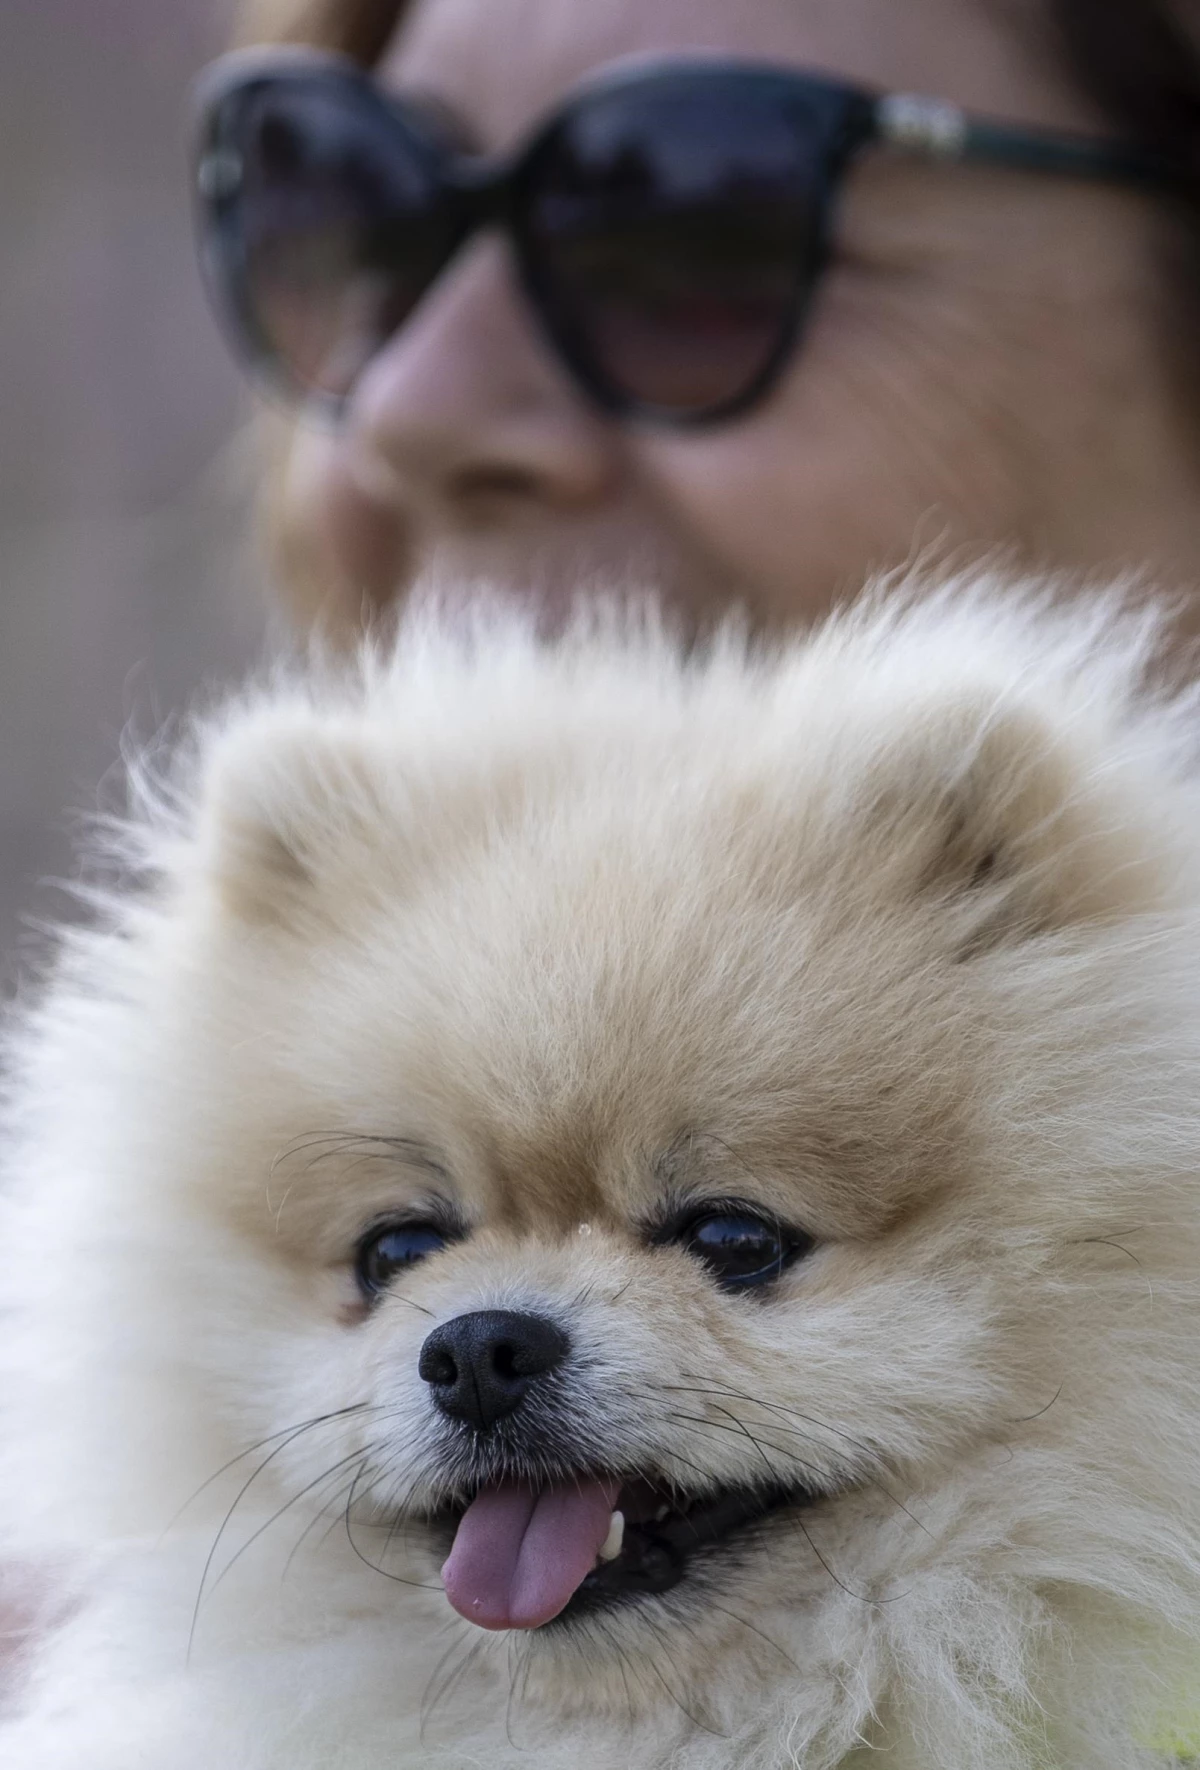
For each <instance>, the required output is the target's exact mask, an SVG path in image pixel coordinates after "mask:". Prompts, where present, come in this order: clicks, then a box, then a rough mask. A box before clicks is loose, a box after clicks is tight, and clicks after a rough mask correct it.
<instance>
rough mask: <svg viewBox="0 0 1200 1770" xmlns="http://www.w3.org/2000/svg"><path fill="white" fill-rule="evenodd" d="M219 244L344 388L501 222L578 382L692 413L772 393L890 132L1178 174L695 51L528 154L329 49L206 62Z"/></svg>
mask: <svg viewBox="0 0 1200 1770" xmlns="http://www.w3.org/2000/svg"><path fill="white" fill-rule="evenodd" d="M200 100H201V127H200V144H199V153H198V159H197V172H196V188H197V192H198V198H199V216H200V232H201V247H202V260H203V264H204V267H205V272H206V278H207V281H208V284H209V287H210V289H211V291H212V293H213V295H214V297H215V300H216V304H217V306H218V309H219V311H220V312H221V313H222V314H223V315H224V317H225V319H226V321H227V323H228V324H229V325H230V327H231V329H232V334H233V337H234V340H235V342H236V344H237V346H238V347H239V349H240V350H241V352H242V353H243V354H244V355H245V356H246V357H247V358H248V359H249V361H250V363H251V364H252V365H254V366H255V367H256V368H257V369H258V370H259V371H260V372H262V373H264V374H265V375H266V377H267V378H268V379H269V380H270V381H271V382H272V383H273V384H275V385H276V386H277V387H280V388H282V389H283V390H284V391H285V392H287V393H288V394H289V395H290V396H291V397H293V398H296V397H300V398H303V399H305V400H307V401H310V402H315V403H317V404H319V405H324V406H326V407H328V408H330V409H332V410H334V411H336V410H338V409H339V408H340V407H341V406H342V405H344V403H345V402H346V400H347V399H348V398H349V396H350V395H351V394H352V393H353V391H354V387H355V384H356V382H357V381H358V378H359V377H360V375H361V374H362V372H363V370H364V369H365V368H366V366H367V365H368V364H369V363H370V361H371V360H372V358H373V357H374V356H376V355H377V353H378V352H379V351H380V350H381V349H382V348H383V347H384V345H386V343H387V342H388V340H389V339H390V338H392V337H393V336H394V335H395V334H396V333H397V332H398V331H399V330H400V328H401V327H402V326H404V324H405V323H406V321H407V320H408V319H409V318H410V316H411V315H412V314H413V313H414V311H415V310H416V309H417V307H418V306H419V305H420V303H421V301H422V299H423V298H424V296H425V295H426V294H428V292H429V290H430V289H431V288H432V287H433V285H434V284H435V283H436V281H437V279H438V277H439V276H440V275H441V274H442V272H443V271H444V270H445V269H446V267H447V265H449V264H450V263H451V262H452V261H453V260H454V258H455V256H456V254H457V253H458V252H459V251H460V250H461V248H462V247H463V245H464V244H465V243H466V242H467V241H468V240H470V239H471V238H472V237H473V236H474V235H475V234H476V233H477V232H478V231H479V230H480V229H481V228H499V229H501V230H502V231H503V232H504V233H505V234H506V235H507V237H508V239H509V241H510V242H511V246H512V250H513V253H514V255H515V260H516V264H517V268H518V271H519V275H520V280H521V284H522V286H523V288H524V291H525V294H526V297H527V299H528V301H529V304H530V307H531V308H532V310H533V313H534V314H535V315H536V317H537V319H538V321H539V322H540V324H541V326H542V328H543V330H544V332H545V334H546V337H547V338H548V340H549V341H550V343H551V345H552V347H553V348H554V350H555V351H556V353H557V355H558V356H559V358H560V359H561V361H562V362H563V364H564V365H565V366H566V368H567V369H568V371H569V372H570V374H571V375H572V376H573V377H574V380H575V381H576V383H577V384H578V385H579V386H580V387H581V388H582V389H583V390H584V391H585V393H586V394H587V395H588V396H589V397H590V398H591V399H592V400H594V401H595V402H596V403H597V404H598V405H600V406H601V407H603V408H604V409H605V410H607V411H610V412H614V413H619V414H622V415H625V416H636V417H639V418H643V419H649V420H651V421H654V422H658V423H665V424H674V425H690V424H707V423H713V422H715V421H718V420H721V419H726V418H730V417H732V416H734V415H735V414H736V413H739V412H742V411H745V410H746V409H747V408H748V407H749V406H751V405H753V404H754V403H755V402H756V401H758V400H760V399H762V398H763V396H764V395H765V394H766V393H767V391H768V390H769V389H770V388H771V386H772V385H773V384H774V382H775V381H776V380H777V378H778V377H779V374H780V372H781V370H782V368H783V366H784V364H785V363H786V361H787V359H788V357H789V356H790V354H791V352H792V350H793V349H794V347H795V345H796V342H797V339H798V338H799V336H800V333H801V331H802V328H803V324H804V320H805V316H806V314H807V312H808V310H809V308H810V305H811V303H812V299H813V295H814V292H815V291H816V288H817V286H818V284H819V281H820V277H821V272H822V270H823V268H824V266H825V265H826V263H827V262H828V260H829V256H830V245H831V237H832V220H833V212H834V209H835V199H836V195H837V191H838V187H839V185H840V183H841V181H842V179H843V178H844V177H845V175H846V173H847V171H848V170H849V169H850V167H851V166H853V164H854V163H855V161H856V160H857V159H858V157H859V155H860V154H862V153H863V152H864V151H866V150H867V149H877V148H886V149H890V150H892V151H898V152H903V153H910V154H917V155H923V156H925V157H928V158H933V159H944V160H958V161H961V160H970V161H985V162H991V163H993V164H997V165H1004V166H1012V167H1020V168H1023V169H1026V170H1028V171H1036V172H1044V173H1061V174H1066V175H1069V176H1075V177H1084V178H1093V179H1106V180H1118V181H1125V182H1134V183H1139V184H1143V185H1166V184H1168V183H1169V182H1170V175H1169V173H1168V171H1167V170H1166V169H1165V168H1164V167H1163V166H1162V165H1161V163H1159V162H1157V161H1156V160H1154V159H1153V158H1152V157H1151V156H1149V155H1147V154H1143V153H1140V152H1138V151H1137V150H1136V149H1133V148H1127V147H1125V146H1123V145H1121V144H1119V143H1106V142H1103V141H1099V140H1091V139H1089V138H1087V137H1076V136H1071V135H1065V134H1034V133H1030V132H1027V131H1025V130H1023V129H1018V128H1014V127H1009V126H1006V125H1004V124H1001V123H993V122H987V121H979V120H975V119H971V118H969V117H967V116H965V115H964V114H963V113H962V112H961V111H960V110H958V109H957V108H956V107H955V106H954V105H951V104H947V103H944V102H942V101H941V100H937V99H927V98H918V97H913V96H907V95H897V94H892V95H885V96H880V95H878V94H876V93H872V92H869V91H865V90H863V89H861V88H859V87H856V86H852V85H847V84H845V83H843V82H841V81H838V80H832V79H827V78H824V77H819V76H817V75H813V74H808V73H796V72H793V71H791V70H789V69H785V68H780V67H772V66H759V65H756V64H749V63H746V64H743V63H737V62H727V61H723V60H717V59H707V58H706V59H700V58H697V59H683V58H672V59H670V60H664V61H659V62H655V63H652V64H638V65H637V66H634V67H632V68H625V69H618V70H613V71H610V72H608V73H606V74H604V75H602V76H601V77H599V78H598V79H596V80H594V81H592V82H591V83H589V84H588V85H586V86H584V87H582V88H580V89H579V90H577V91H576V92H575V93H574V94H573V95H572V96H571V97H570V98H569V99H568V101H567V102H566V103H565V104H564V105H563V106H562V107H561V108H560V109H559V110H557V111H556V112H555V113H554V114H553V115H552V116H551V117H550V118H548V119H547V120H546V121H545V122H544V123H543V124H542V125H541V127H540V128H538V129H537V130H536V131H535V133H534V134H533V135H532V137H531V138H530V139H529V140H528V141H527V142H526V143H525V144H524V145H523V146H522V147H521V148H520V149H519V150H518V151H517V153H515V154H514V155H513V156H511V157H509V158H505V159H502V160H496V159H490V158H484V157H482V156H480V155H477V154H474V153H471V152H468V151H465V150H464V147H463V144H462V141H461V139H460V138H459V137H458V136H457V134H456V132H455V130H454V128H453V127H452V125H451V123H450V120H449V119H448V117H447V116H446V115H445V114H444V113H443V112H441V111H440V110H438V109H436V108H435V107H434V106H433V105H432V104H428V105H427V104H423V103H422V102H421V101H420V100H418V99H415V98H412V97H407V98H405V97H397V96H396V95H394V94H392V93H389V92H385V91H384V90H383V89H382V88H380V87H379V86H378V85H376V84H375V83H374V82H373V81H372V80H371V79H370V78H369V77H368V76H367V75H366V74H365V73H363V72H362V71H361V70H360V69H359V68H358V67H356V66H355V64H354V63H352V62H350V61H347V60H344V59H342V58H341V57H338V56H333V55H327V54H322V53H318V52H316V51H306V50H273V51H267V52H263V51H254V52H249V53H242V54H235V55H232V56H228V57H225V58H224V59H223V61H221V62H218V63H217V64H216V66H215V67H214V68H213V69H210V70H209V73H208V75H207V76H206V77H205V78H204V80H203V82H202V85H201V93H200Z"/></svg>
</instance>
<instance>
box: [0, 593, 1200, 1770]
mask: <svg viewBox="0 0 1200 1770" xmlns="http://www.w3.org/2000/svg"><path fill="white" fill-rule="evenodd" d="M1157 631H1158V629H1157V628H1156V625H1155V622H1154V620H1153V619H1152V618H1151V617H1149V616H1146V615H1135V614H1130V613H1122V612H1121V611H1120V610H1119V609H1116V608H1114V606H1113V605H1112V603H1111V602H1109V601H1105V600H1104V599H1103V598H1101V599H1096V600H1094V601H1091V602H1087V603H1076V604H1075V605H1074V606H1073V607H1072V608H1070V609H1068V610H1065V611H1063V610H1060V611H1057V612H1056V611H1055V609H1054V608H1053V607H1052V606H1051V605H1050V602H1049V600H1048V598H1047V597H1046V596H1045V595H1039V594H1038V593H1036V592H1032V591H1030V590H1028V589H1025V590H1021V589H1019V588H1013V587H1011V586H1004V585H989V584H987V583H980V582H976V583H974V584H966V583H961V582H960V583H954V584H950V585H948V586H944V587H943V588H941V589H940V590H938V591H935V592H933V593H928V594H924V593H922V594H915V593H912V592H908V593H904V594H897V593H889V594H887V595H884V594H882V593H878V592H877V593H875V594H874V595H869V596H868V597H867V598H866V599H865V600H864V601H863V602H862V603H861V604H860V605H859V606H857V607H856V608H853V609H851V610H849V611H846V612H844V613H841V614H838V615H837V616H836V617H834V618H833V619H831V620H830V621H829V622H828V624H826V625H825V626H824V627H823V628H822V629H821V630H820V631H819V632H817V633H816V634H815V635H814V636H811V637H808V638H805V639H797V640H796V641H794V642H789V643H786V644H782V645H780V646H777V647H775V648H774V649H772V648H769V647H756V646H755V645H753V644H748V643H746V642H745V641H744V640H743V639H739V638H738V637H737V635H736V634H733V633H730V632H726V633H725V634H723V635H721V636H718V637H717V638H716V639H715V640H713V641H711V642H710V643H708V644H706V645H705V646H704V647H703V648H700V649H697V648H695V647H693V648H691V649H690V650H689V649H686V648H681V647H679V646H678V645H676V644H675V643H674V642H673V640H672V639H671V638H670V636H669V635H668V634H666V633H664V632H663V631H662V629H661V626H660V625H658V624H656V622H655V620H654V619H653V618H652V617H648V616H642V617H640V618H639V617H634V616H626V617H621V616H616V615H612V616H609V617H605V616H603V615H600V616H597V615H593V616H591V617H586V618H580V619H579V620H578V621H576V622H575V623H574V624H571V625H569V626H568V629H567V631H566V632H565V633H564V634H562V635H560V636H559V637H558V638H556V639H553V640H547V639H544V638H538V637H537V636H536V634H535V633H534V632H533V631H532V630H531V627H530V624H529V623H523V622H522V621H521V620H519V619H518V618H517V617H515V616H513V615H512V614H506V613H504V612H503V611H496V610H491V611H488V610H486V609H485V610H483V611H477V612H476V613H475V614H474V616H473V617H472V619H471V620H470V621H469V622H467V623H464V622H463V620H462V619H461V618H459V619H458V620H446V619H444V618H443V619H439V618H438V617H437V616H436V615H435V614H430V613H428V612H426V613H425V614H424V615H421V614H417V615H413V616H411V617H410V618H409V619H408V621H407V624H406V626H405V628H404V630H403V632H402V633H401V636H400V639H399V642H398V644H397V646H396V648H395V650H394V652H389V653H388V654H387V655H386V656H385V655H382V654H381V653H375V654H373V655H367V656H366V657H365V658H364V659H362V660H361V661H360V662H359V663H358V664H357V665H356V666H355V667H354V668H353V669H351V670H342V671H341V672H339V671H338V670H335V669H333V668H329V669H325V670H321V669H316V670H313V671H311V672H307V673H300V674H297V675H296V676H293V677H289V676H287V675H286V673H281V674H280V675H278V676H276V677H275V678H274V679H273V680H272V681H271V682H269V683H268V684H267V685H265V686H264V687H262V688H260V689H258V690H255V691H252V692H250V693H249V694H247V695H246V696H244V697H243V698H242V699H241V700H240V701H238V702H236V703H235V704H233V705H229V706H225V707H224V708H223V709H221V710H220V711H219V712H217V713H215V714H211V715H209V716H207V717H203V718H201V719H199V720H198V721H197V723H196V725H195V727H194V729H193V731H192V735H191V737H190V738H189V740H188V741H187V742H185V743H184V744H182V745H181V746H180V747H179V748H178V749H177V751H176V754H175V756H174V760H173V761H172V762H171V763H170V765H169V767H168V769H167V770H166V774H165V781H164V779H163V778H162V774H163V771H162V770H161V769H159V770H158V771H157V772H158V775H159V777H160V778H159V779H158V782H157V784H153V783H151V782H149V781H148V780H147V778H146V775H147V771H146V770H145V769H143V770H142V771H141V772H140V773H139V772H138V771H136V770H135V778H134V789H135V798H136V799H137V800H138V802H139V809H137V810H136V814H135V815H134V817H133V818H132V820H131V822H130V824H129V826H128V827H127V828H126V830H125V833H124V836H123V838H122V841H123V844H124V856H125V860H126V862H127V863H129V864H130V865H131V866H132V868H133V870H134V872H135V873H136V875H137V876H136V878H135V879H133V880H132V881H130V882H127V883H126V884H125V885H124V886H123V887H121V888H120V889H119V890H116V891H114V892H112V893H110V895H109V897H108V898H107V899H106V900H105V901H104V902H103V903H101V904H100V907H99V910H98V914H97V917H96V923H97V925H96V926H94V927H93V928H92V929H91V930H90V931H87V932H83V933H80V932H75V933H70V934H68V935H66V936H65V937H64V945H63V950H62V954H61V957H60V959H59V960H58V962H57V966H56V969H55V972H54V975H53V977H52V979H51V981H50V982H49V984H48V986H47V988H46V989H45V990H44V992H43V993H42V995H41V997H40V999H38V1000H35V1001H33V1002H32V1003H30V1004H28V1005H27V1006H26V1007H25V1008H24V1009H23V1010H22V1011H21V1014H20V1016H19V1018H18V1019H17V1023H16V1025H15V1028H14V1032H13V1036H12V1039H11V1045H10V1054H11V1066H10V1067H11V1084H10V1097H9V1105H8V1118H7V1130H6V1155H5V1166H6V1180H5V1185H4V1193H5V1205H4V1219H3V1226H2V1235H0V1250H2V1251H0V1259H2V1262H3V1280H2V1285H0V1306H2V1309H3V1322H4V1327H3V1335H2V1346H3V1351H2V1356H3V1359H4V1362H5V1377H4V1410H5V1417H4V1425H3V1461H4V1472H3V1481H2V1490H0V1515H2V1518H3V1531H4V1537H3V1542H2V1543H0V1558H3V1559H5V1560H7V1561H8V1562H9V1563H10V1564H12V1565H20V1566H22V1567H24V1568H26V1569H28V1568H30V1567H34V1568H42V1569H45V1570H47V1572H46V1577H47V1580H48V1582H49V1585H50V1586H51V1587H53V1589H55V1590H56V1591H57V1592H58V1594H59V1595H60V1598H63V1597H65V1598H66V1600H67V1602H66V1603H65V1605H64V1606H62V1610H63V1614H62V1615H60V1617H59V1619H58V1621H57V1623H55V1624H53V1625H51V1623H50V1622H49V1621H47V1622H46V1623H45V1624H44V1626H43V1628H42V1629H41V1631H40V1633H39V1634H38V1637H37V1639H36V1644H35V1646H34V1647H33V1648H31V1650H30V1652H29V1653H28V1655H27V1657H26V1660H25V1662H24V1664H23V1665H21V1666H19V1667H18V1668H17V1669H18V1672H19V1678H18V1690H17V1693H16V1696H15V1698H14V1702H13V1705H12V1707H11V1709H10V1713H9V1717H8V1719H7V1721H6V1723H5V1724H4V1726H3V1727H2V1728H0V1763H2V1764H3V1766H4V1770H414V1767H416V1766H421V1767H426V1766H430V1767H433V1766H437V1767H445V1770H450V1767H456V1770H465V1767H467V1766H472V1767H477V1766H486V1767H488V1770H493V1767H494V1770H516V1767H523V1770H666V1767H667V1766H670V1767H672V1770H730V1767H737V1770H784V1767H785V1766H790V1767H795V1770H832V1767H834V1766H838V1767H844V1770H849V1767H850V1766H868V1767H873V1766H875V1765H877V1764H882V1765H886V1766H888V1767H889V1770H1131V1767H1133V1766H1143V1765H1144V1766H1149V1765H1163V1764H1166V1763H1172V1762H1176V1761H1178V1759H1179V1758H1180V1757H1183V1756H1186V1754H1187V1752H1188V1750H1189V1744H1190V1741H1189V1735H1188V1721H1187V1716H1188V1714H1189V1712H1192V1713H1194V1711H1195V1706H1196V1699H1197V1698H1198V1697H1200V1645H1198V1641H1200V743H1198V739H1200V724H1198V720H1200V711H1198V709H1197V702H1196V696H1195V695H1194V694H1189V693H1183V692H1170V693H1169V692H1167V691H1166V690H1165V689H1162V688H1161V687H1155V686H1154V670H1155V665H1154V659H1155V648H1156V646H1157V643H1158V640H1157V637H1156V635H1157ZM127 870H128V868H127Z"/></svg>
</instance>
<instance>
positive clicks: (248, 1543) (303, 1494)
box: [207, 1444, 375, 1598]
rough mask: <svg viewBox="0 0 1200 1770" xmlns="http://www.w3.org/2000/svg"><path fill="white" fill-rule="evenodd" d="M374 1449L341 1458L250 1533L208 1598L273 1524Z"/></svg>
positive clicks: (365, 1449)
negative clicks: (333, 1476) (342, 1470)
mask: <svg viewBox="0 0 1200 1770" xmlns="http://www.w3.org/2000/svg"><path fill="white" fill-rule="evenodd" d="M374 1449H375V1445H373V1444H368V1445H366V1446H365V1447H363V1448H362V1449H360V1450H352V1451H351V1452H350V1454H349V1455H348V1456H344V1457H341V1458H340V1459H339V1460H338V1461H337V1462H336V1463H334V1464H333V1465H332V1467H330V1468H328V1469H326V1470H324V1472H323V1473H322V1474H320V1475H318V1476H316V1477H315V1478H314V1479H313V1480H312V1481H310V1482H308V1483H307V1485H306V1486H304V1487H302V1488H301V1489H300V1491H299V1493H296V1494H293V1495H292V1497H291V1499H290V1500H287V1501H285V1502H284V1504H283V1505H282V1506H280V1507H279V1508H278V1509H277V1510H276V1511H274V1512H272V1514H271V1516H270V1517H269V1518H268V1519H267V1521H266V1523H265V1524H260V1525H259V1526H258V1528H257V1530H254V1531H252V1532H251V1533H250V1535H249V1536H248V1537H247V1538H246V1540H245V1542H244V1543H242V1544H241V1545H240V1547H239V1548H237V1549H235V1551H234V1553H233V1554H232V1555H231V1556H230V1557H229V1560H228V1561H227V1562H226V1563H225V1565H224V1567H223V1568H222V1569H221V1571H220V1573H219V1574H218V1575H217V1577H216V1579H215V1580H213V1581H212V1583H211V1585H210V1586H209V1588H208V1594H207V1595H208V1597H210V1598H211V1597H212V1594H213V1593H214V1592H215V1591H216V1589H217V1587H218V1586H219V1585H220V1584H221V1582H222V1580H223V1579H224V1578H225V1576H226V1574H228V1573H230V1572H232V1570H233V1568H234V1567H236V1565H237V1563H238V1562H239V1561H240V1560H241V1558H242V1556H243V1555H244V1554H245V1553H246V1551H247V1550H248V1549H251V1548H253V1546H254V1544H255V1543H256V1542H257V1541H258V1540H259V1538H260V1537H261V1536H263V1535H265V1534H266V1532H267V1531H268V1530H270V1528H271V1526H272V1525H273V1524H275V1523H277V1522H278V1521H279V1519H280V1518H282V1517H283V1516H284V1514H285V1513H287V1512H290V1511H291V1509H292V1507H293V1506H296V1505H299V1503H300V1501H301V1500H303V1499H305V1498H307V1496H308V1495H309V1494H310V1493H312V1492H313V1491H314V1490H315V1489H317V1488H319V1487H321V1486H322V1485H323V1484H324V1483H325V1482H326V1481H328V1480H329V1478H330V1476H331V1475H336V1474H337V1473H338V1471H339V1470H341V1469H344V1468H345V1467H346V1465H347V1464H348V1463H354V1462H357V1461H359V1460H360V1459H361V1458H363V1457H368V1456H370V1454H371V1452H372V1450H374Z"/></svg>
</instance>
